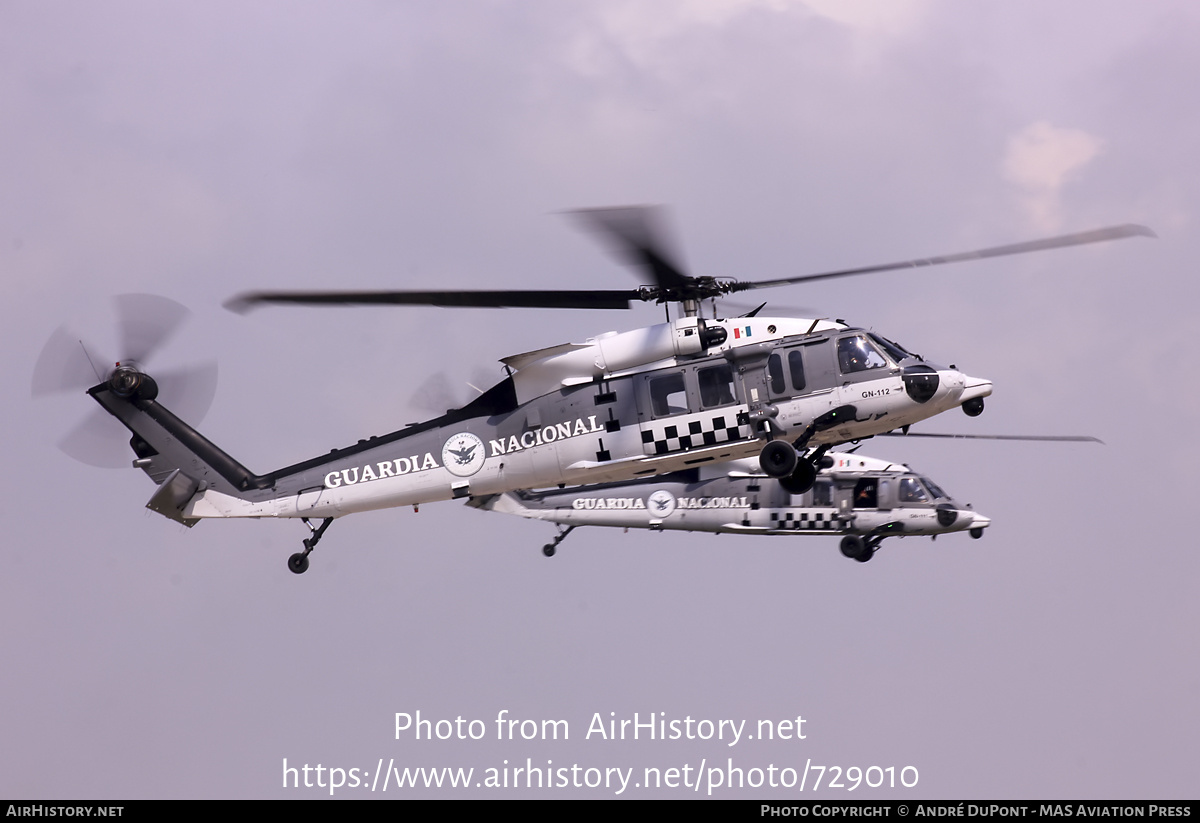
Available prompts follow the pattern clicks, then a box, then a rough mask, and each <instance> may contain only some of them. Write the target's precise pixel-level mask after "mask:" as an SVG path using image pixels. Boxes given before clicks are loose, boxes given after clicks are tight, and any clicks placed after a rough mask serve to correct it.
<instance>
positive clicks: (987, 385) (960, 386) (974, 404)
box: [939, 366, 992, 417]
mask: <svg viewBox="0 0 1200 823" xmlns="http://www.w3.org/2000/svg"><path fill="white" fill-rule="evenodd" d="M939 375H940V377H941V382H942V385H943V386H945V387H946V395H947V398H948V399H950V398H954V402H957V404H958V405H959V406H961V407H962V410H963V411H964V412H966V414H967V415H968V416H970V417H976V416H977V415H979V414H982V413H983V398H985V397H987V396H988V395H990V394H991V393H992V381H991V380H987V379H985V378H983V377H971V376H970V375H969V374H964V373H962V372H960V371H958V370H957V369H956V368H954V367H953V366H951V367H950V368H948V369H943V370H941V371H939Z"/></svg>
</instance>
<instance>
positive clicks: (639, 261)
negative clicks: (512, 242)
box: [225, 206, 1156, 313]
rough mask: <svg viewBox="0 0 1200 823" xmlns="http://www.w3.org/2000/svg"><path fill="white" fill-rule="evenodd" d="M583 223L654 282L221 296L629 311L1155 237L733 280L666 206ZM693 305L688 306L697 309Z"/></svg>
mask: <svg viewBox="0 0 1200 823" xmlns="http://www.w3.org/2000/svg"><path fill="white" fill-rule="evenodd" d="M568 214H571V215H573V216H574V217H575V218H577V219H578V220H579V221H580V222H582V223H583V224H584V226H585V227H586V228H588V229H589V230H590V231H592V232H593V233H594V234H597V235H599V236H600V238H601V239H602V241H603V242H604V243H605V245H607V246H608V247H609V248H610V249H611V250H612V251H613V252H614V254H616V256H617V257H618V258H619V259H621V260H623V261H624V262H627V263H630V264H632V265H634V266H636V267H639V268H641V269H642V270H644V271H646V272H647V273H648V274H649V275H650V277H651V278H652V279H653V282H654V285H652V286H643V287H641V288H638V289H624V290H622V289H578V290H552V289H544V290H508V289H506V290H497V291H379V292H343V291H317V292H288V291H279V292H267V291H258V292H246V293H244V294H240V295H238V296H236V297H234V298H233V299H232V300H229V301H228V302H226V304H225V306H226V307H227V308H229V309H231V310H232V311H236V312H239V313H245V312H246V311H249V310H250V309H251V308H254V307H255V306H257V305H259V304H262V303H292V304H302V305H311V306H329V305H343V306H371V305H409V306H445V307H479V308H543V309H628V308H629V307H630V303H631V302H632V301H635V300H637V301H642V302H650V301H657V302H659V303H664V302H683V303H684V304H685V306H688V305H689V304H692V303H693V301H701V300H707V299H709V298H713V297H720V296H723V295H727V294H731V293H734V292H743V291H750V290H753V289H765V288H773V287H776V286H790V285H794V284H796V283H805V282H808V281H812V280H827V279H830V278H834V277H849V276H851V275H856V274H874V273H878V272H886V271H894V270H897V269H912V268H921V267H924V266H938V265H941V264H943V263H961V262H965V261H968V260H982V259H985V258H989V257H1004V256H1006V255H1010V254H1025V253H1027V252H1034V251H1047V250H1049V249H1060V248H1066V247H1068V246H1080V245H1085V244H1087V243H1101V242H1104V241H1107V240H1120V239H1123V238H1126V237H1155V236H1156V235H1155V234H1154V232H1153V231H1151V230H1150V229H1148V228H1146V227H1145V226H1138V225H1134V224H1126V225H1123V226H1111V227H1109V228H1105V229H1096V230H1094V231H1086V232H1078V233H1076V234H1064V235H1061V236H1058V237H1049V238H1046V239H1044V240H1033V241H1029V242H1025V243H1014V244H1011V245H1007V246H994V247H992V248H987V249H980V250H978V251H970V252H963V253H961V254H949V255H943V256H941V257H924V258H919V259H916V260H905V261H902V262H899V263H885V264H883V265H878V266H864V267H862V268H856V269H843V270H840V271H831V272H823V273H820V274H806V275H801V276H799V277H785V278H780V279H778V280H758V281H738V280H733V279H731V278H715V277H708V276H705V277H693V276H691V275H689V274H687V273H686V272H685V271H684V268H683V266H682V265H681V264H680V263H679V258H678V255H677V254H675V253H674V252H673V251H672V249H671V244H670V243H669V242H668V240H667V232H666V231H665V227H664V222H665V221H664V218H663V209H662V208H660V207H650V206H627V207H623V208H609V209H583V210H579V211H574V212H568ZM694 308H695V307H694V304H693V305H691V306H689V308H688V310H689V311H694Z"/></svg>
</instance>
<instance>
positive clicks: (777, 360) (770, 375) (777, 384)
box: [767, 354, 787, 394]
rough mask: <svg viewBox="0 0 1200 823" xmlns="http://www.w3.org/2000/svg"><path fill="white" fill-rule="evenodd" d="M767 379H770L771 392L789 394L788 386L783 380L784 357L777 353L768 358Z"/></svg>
mask: <svg viewBox="0 0 1200 823" xmlns="http://www.w3.org/2000/svg"><path fill="white" fill-rule="evenodd" d="M767 379H768V380H769V381H770V388H771V394H787V386H786V385H785V384H784V382H783V358H782V357H780V356H779V355H777V354H773V355H771V357H770V358H769V359H768V360H767Z"/></svg>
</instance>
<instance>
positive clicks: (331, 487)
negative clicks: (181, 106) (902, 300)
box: [92, 317, 992, 521]
mask: <svg viewBox="0 0 1200 823" xmlns="http://www.w3.org/2000/svg"><path fill="white" fill-rule="evenodd" d="M503 362H504V363H505V364H506V365H507V366H508V367H509V369H510V370H511V371H512V374H511V376H510V377H508V378H506V379H505V380H504V381H502V382H501V383H499V384H497V385H496V386H494V387H493V388H492V389H490V390H489V391H488V392H486V393H484V394H483V395H482V396H480V397H479V398H477V399H476V400H475V401H473V402H472V403H470V404H468V405H467V406H464V407H463V408H461V409H456V410H452V411H450V412H448V413H447V414H446V415H443V416H442V417H440V418H436V419H434V420H430V421H427V422H425V423H421V424H417V425H414V426H409V427H407V428H404V429H400V430H398V431H395V432H392V433H390V434H386V435H381V436H378V437H372V438H369V439H366V440H362V441H359V443H357V444H355V445H353V446H349V447H347V448H343V449H335V450H333V451H332V452H330V453H328V454H325V455H321V456H319V457H316V458H313V459H311V460H307V461H304V462H302V463H298V464H295V465H293V466H288V467H285V468H282V469H278V470H276V471H274V472H270V473H269V474H266V475H255V474H253V473H251V472H249V471H248V470H246V469H244V468H243V467H241V466H240V464H237V463H236V461H233V460H232V458H229V457H228V456H227V455H224V453H222V452H219V450H217V449H216V448H215V447H213V446H212V445H211V444H209V443H207V441H204V440H203V438H200V436H199V435H197V434H195V433H194V432H191V430H190V429H187V427H186V426H183V429H185V430H186V431H180V430H177V429H178V426H175V424H167V423H163V424H162V425H164V426H165V427H166V429H167V431H166V432H165V434H163V438H165V440H164V442H166V441H170V442H166V445H161V446H160V445H158V444H157V441H154V440H153V438H152V437H151V436H150V433H146V434H142V433H140V432H139V426H142V427H143V428H146V424H145V422H144V421H143V420H142V419H141V418H139V417H138V416H137V410H138V409H140V410H141V411H143V412H147V413H150V414H149V416H151V417H154V418H156V419H162V418H165V417H170V415H169V413H168V414H166V415H164V414H163V412H165V410H163V409H162V408H161V407H157V406H156V401H154V400H150V401H147V402H140V403H136V404H135V403H131V402H129V401H121V400H119V399H117V398H114V397H112V396H111V395H110V394H106V392H105V390H104V388H103V386H100V387H96V389H93V392H92V393H93V395H94V396H95V397H96V399H97V400H98V401H99V402H101V404H102V405H104V406H105V408H107V409H108V410H109V411H110V412H112V413H113V414H114V415H115V416H117V417H118V418H120V419H122V421H123V422H125V424H126V425H127V426H129V428H130V429H131V430H133V431H134V433H135V434H138V435H139V436H141V437H143V439H145V440H147V441H149V442H151V444H152V446H151V448H149V449H147V450H145V451H146V454H145V455H142V456H141V457H142V459H140V460H139V461H138V465H140V466H141V467H142V468H143V469H144V470H146V472H147V473H148V474H150V476H151V477H152V478H154V479H155V481H156V482H158V483H160V484H161V483H163V482H164V481H165V480H166V479H167V477H168V476H169V472H170V471H172V470H173V469H175V468H179V469H180V471H181V472H182V473H183V474H184V475H186V477H187V478H189V482H188V483H186V484H183V485H182V486H181V488H182V489H185V490H187V489H192V490H193V491H192V493H191V496H190V497H189V498H188V499H187V500H186V502H180V504H179V507H180V514H181V516H182V518H183V519H184V520H188V521H194V520H195V519H199V518H206V517H337V516H340V515H343V514H349V513H352V512H359V511H367V510H371V509H380V508H386V507H391V506H404V505H414V504H419V503H426V502H432V501H436V500H446V499H452V498H463V497H468V496H479V495H488V494H499V493H502V492H506V491H511V490H515V489H523V488H545V487H550V486H555V485H559V484H565V485H575V484H584V483H604V482H614V481H626V480H633V479H638V478H645V477H653V476H656V475H661V474H666V473H670V472H675V471H679V470H683V469H688V468H692V467H697V466H702V465H707V464H715V463H720V462H725V461H729V460H735V459H739V458H745V457H752V456H755V455H757V454H758V453H759V451H761V449H762V447H763V444H764V442H765V441H766V440H767V439H770V438H777V439H787V440H794V439H796V438H797V437H799V436H800V435H801V434H804V433H805V432H808V433H809V434H810V435H811V437H810V439H809V440H808V441H807V445H808V446H810V447H811V446H817V445H821V444H838V443H844V442H848V441H852V440H858V439H861V438H865V437H871V436H873V435H876V434H881V433H883V432H887V431H891V430H893V429H897V428H901V427H903V426H907V425H910V424H912V423H916V422H918V421H921V420H924V419H926V418H929V417H932V416H934V415H936V414H939V413H941V412H943V411H946V410H948V409H952V408H955V407H957V406H960V405H962V404H963V403H964V402H966V401H968V400H973V399H978V398H982V397H984V396H986V395H988V394H990V393H991V388H992V387H991V383H990V382H989V381H986V380H979V379H975V378H971V377H968V376H967V375H965V374H963V373H961V372H959V371H958V370H956V369H954V368H943V367H940V366H935V365H932V364H929V363H925V362H924V361H922V360H921V359H920V358H918V357H915V356H913V355H911V354H910V353H908V352H906V351H904V350H903V349H901V348H900V347H898V346H896V345H895V344H892V343H890V342H889V341H887V340H885V339H884V338H881V337H878V336H877V335H874V334H871V333H869V332H867V331H864V330H862V329H854V328H850V327H848V326H846V325H844V324H842V323H840V322H831V321H826V320H802V319H795V318H762V317H753V318H736V319H730V320H700V319H698V318H695V317H689V318H680V319H679V320H676V321H674V322H673V323H664V324H659V325H657V326H652V327H648V328H643V329H637V330H634V331H629V332H623V333H609V334H605V335H601V336H599V337H596V338H591V339H589V340H587V341H586V342H584V343H581V344H565V345H562V346H556V347H552V348H549V349H544V350H541V351H537V352H530V353H527V354H522V355H515V356H513V357H509V358H506V359H505V360H504V361H503ZM165 400H167V401H169V398H165ZM142 416H143V417H144V416H146V415H145V414H143V415H142ZM135 418H136V419H135ZM160 422H161V421H160ZM176 422H177V423H178V422H179V421H176ZM173 427H174V428H173ZM189 432H190V434H189ZM135 439H136V438H135ZM180 444H182V446H183V450H184V451H185V452H189V454H184V455H183V456H182V457H180V455H179V452H180V449H179V448H178V446H179V445H180ZM172 449H173V453H172V454H171V455H170V456H169V457H168V456H166V455H164V454H162V453H163V452H164V451H168V452H169V451H172ZM206 449H207V450H208V451H212V452H216V454H217V457H210V456H209V455H208V454H200V455H199V457H196V456H195V454H194V453H195V452H205V451H206ZM151 452H154V453H151ZM231 466H232V468H231ZM180 494H182V492H181V493H180Z"/></svg>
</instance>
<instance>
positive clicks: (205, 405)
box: [32, 294, 217, 468]
mask: <svg viewBox="0 0 1200 823" xmlns="http://www.w3.org/2000/svg"><path fill="white" fill-rule="evenodd" d="M114 302H115V304H116V317H117V329H116V332H117V335H116V336H117V339H119V340H120V345H121V352H120V362H122V363H126V362H129V361H133V362H135V363H136V364H137V368H138V369H139V370H140V369H142V368H144V366H145V363H146V361H147V360H149V359H150V358H151V357H153V355H154V353H155V351H156V350H157V349H159V348H160V347H161V346H162V345H163V344H164V343H165V342H166V341H167V339H168V338H169V337H170V336H171V335H172V334H174V333H175V331H176V330H177V329H178V328H179V326H180V325H181V324H182V323H183V321H184V319H185V318H186V317H187V315H188V314H189V312H188V310H187V309H186V308H184V307H183V306H181V305H180V304H178V303H176V302H175V301H174V300H169V299H167V298H165V297H159V296H157V295H152V294H124V295H120V296H118V297H116V298H115V301H114ZM114 362H115V361H113V360H108V359H106V358H104V357H102V356H100V355H99V354H97V352H96V351H95V350H94V349H93V348H91V347H90V346H86V347H85V346H84V344H83V342H82V341H80V340H79V338H78V337H77V336H76V335H74V334H72V333H71V332H69V331H68V330H67V327H66V326H61V327H59V328H58V329H57V330H56V331H55V332H54V334H52V335H51V336H50V339H49V340H48V341H46V345H45V347H44V348H43V349H42V353H41V355H40V356H39V357H38V360H37V363H36V364H35V365H34V369H33V386H32V388H33V396H34V397H39V396H42V395H45V394H50V393H53V392H65V391H77V392H80V393H81V394H82V393H83V392H84V391H85V390H86V389H88V388H89V387H90V386H93V385H95V384H96V383H100V382H102V381H104V380H106V379H107V378H108V376H109V374H110V372H111V370H112V368H113V365H114ZM151 376H152V377H153V379H154V382H155V383H156V384H157V385H158V400H159V401H160V402H162V403H163V404H164V405H165V406H167V407H168V408H170V409H171V410H172V411H173V412H174V413H175V414H176V415H177V416H178V417H180V418H181V419H184V420H187V421H188V422H189V423H191V424H192V425H196V424H198V423H199V422H200V420H201V418H203V417H204V415H205V414H206V413H207V412H208V409H209V407H210V406H211V405H212V401H213V397H214V396H215V395H216V391H217V365H216V363H213V362H209V363H204V364H200V365H196V366H191V367H186V368H180V369H176V370H174V371H157V370H156V371H154V372H153V373H152V374H151ZM129 436H130V433H129V430H128V429H126V428H125V427H124V426H122V425H121V424H120V423H119V422H117V421H116V420H115V419H114V418H113V417H112V416H111V415H109V414H108V413H107V412H105V411H104V410H103V409H100V408H96V407H95V406H94V404H93V408H92V411H91V413H90V414H89V415H88V416H87V417H86V418H85V419H84V420H83V422H82V423H80V424H79V425H77V426H76V427H75V428H74V429H72V430H71V432H70V433H68V434H67V436H66V437H65V438H63V439H62V440H61V441H59V448H61V449H62V450H63V451H64V452H65V453H66V454H67V455H69V456H71V457H74V458H75V459H76V460H79V461H81V462H83V463H87V464H89V465H92V466H99V467H101V468H114V467H117V468H119V467H123V466H128V465H129V464H130V462H131V461H132V460H133V452H132V451H131V450H130V448H129Z"/></svg>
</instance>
